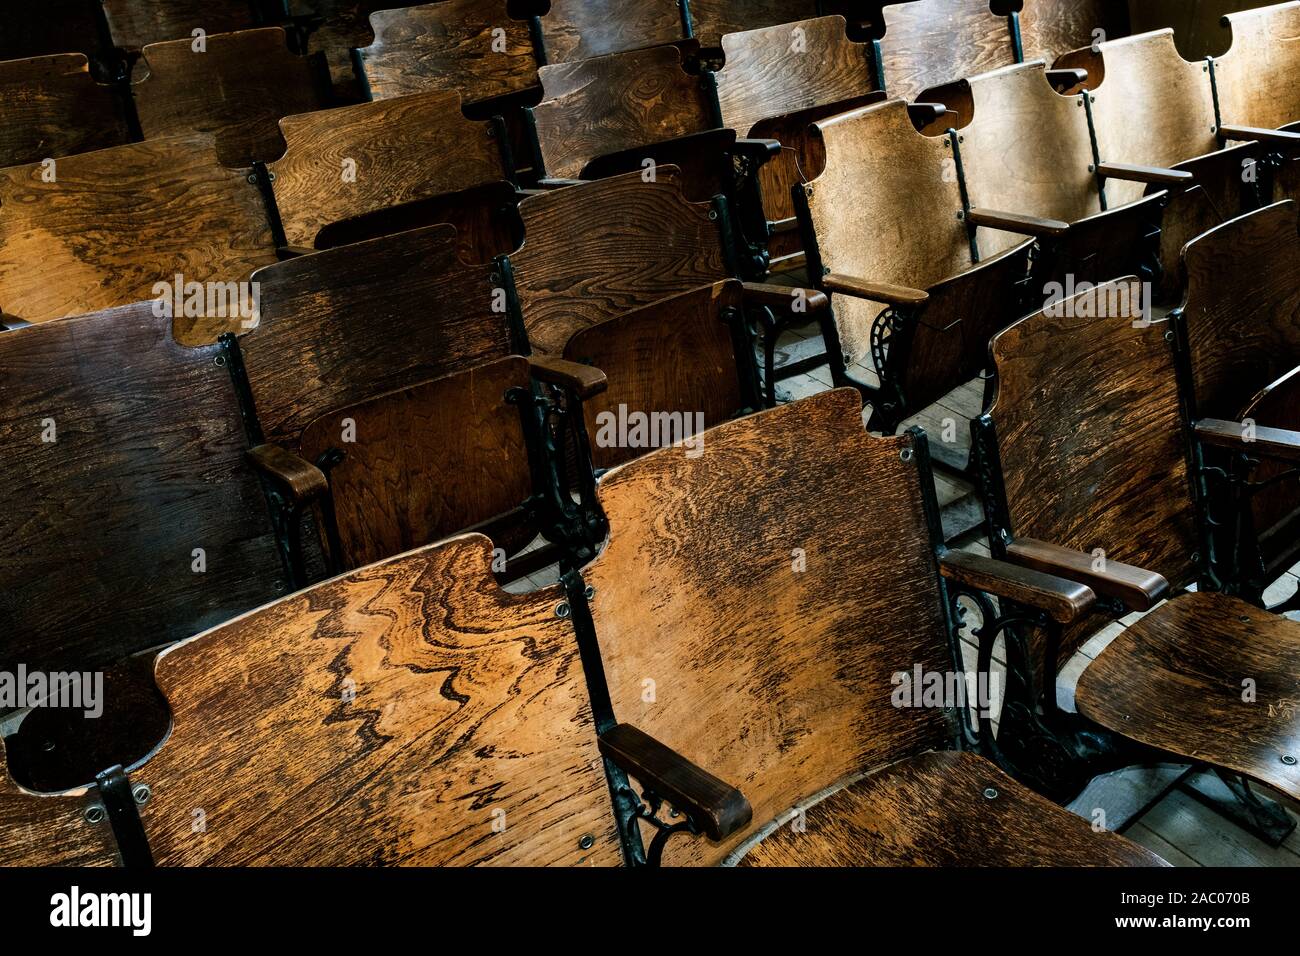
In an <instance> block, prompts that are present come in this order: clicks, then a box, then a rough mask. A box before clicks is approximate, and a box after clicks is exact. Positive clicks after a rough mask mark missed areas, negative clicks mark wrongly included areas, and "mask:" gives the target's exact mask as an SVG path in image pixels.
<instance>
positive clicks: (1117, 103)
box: [1090, 30, 1219, 206]
mask: <svg viewBox="0 0 1300 956" xmlns="http://www.w3.org/2000/svg"><path fill="white" fill-rule="evenodd" d="M1098 49H1099V54H1100V56H1101V58H1102V61H1103V64H1104V69H1105V79H1103V80H1102V82H1101V85H1100V86H1097V87H1096V88H1095V89H1090V94H1091V96H1092V97H1093V106H1092V115H1093V124H1094V126H1095V127H1096V131H1097V148H1098V150H1099V151H1100V152H1101V161H1102V162H1104V163H1110V162H1117V163H1132V164H1136V165H1139V166H1162V167H1166V168H1167V167H1171V166H1176V165H1178V164H1179V163H1181V162H1184V161H1185V160H1189V159H1195V158H1196V157H1198V156H1204V155H1205V154H1207V153H1212V152H1214V151H1215V150H1217V149H1218V148H1219V140H1218V138H1217V137H1216V135H1215V129H1216V127H1215V118H1214V93H1213V90H1212V88H1211V85H1210V74H1209V68H1208V67H1207V66H1206V64H1204V63H1189V62H1188V61H1186V60H1184V59H1183V58H1182V56H1180V55H1179V53H1178V48H1177V47H1176V46H1174V32H1173V31H1172V30H1157V31H1155V32H1154V33H1144V34H1142V35H1140V36H1135V37H1127V38H1125V39H1122V40H1111V41H1108V42H1106V43H1103V44H1101V46H1100V47H1099V48H1098ZM1146 188H1147V187H1146V186H1144V185H1143V184H1142V183H1134V182H1126V181H1124V180H1120V179H1109V180H1107V181H1106V198H1107V200H1108V202H1109V204H1110V205H1111V206H1121V205H1124V204H1125V203H1130V202H1133V201H1134V200H1136V199H1138V198H1140V197H1141V196H1142V194H1143V193H1144V192H1146Z"/></svg>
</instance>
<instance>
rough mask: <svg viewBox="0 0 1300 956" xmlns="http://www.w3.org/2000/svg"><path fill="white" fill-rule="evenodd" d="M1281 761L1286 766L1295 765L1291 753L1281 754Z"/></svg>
mask: <svg viewBox="0 0 1300 956" xmlns="http://www.w3.org/2000/svg"><path fill="white" fill-rule="evenodd" d="M1282 762H1283V763H1284V764H1286V765H1287V766H1288V767H1294V766H1295V757H1294V756H1292V755H1291V754H1283V755H1282Z"/></svg>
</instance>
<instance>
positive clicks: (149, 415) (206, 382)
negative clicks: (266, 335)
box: [0, 302, 284, 670]
mask: <svg viewBox="0 0 1300 956" xmlns="http://www.w3.org/2000/svg"><path fill="white" fill-rule="evenodd" d="M154 312H155V309H154V304H153V303H152V302H142V303H137V304H135V305H130V306H124V307H122V308H118V309H114V310H111V311H108V312H104V313H100V314H97V315H87V316H81V317H77V318H70V319H65V320H63V321H60V322H52V323H47V324H45V325H41V326H36V327H33V328H25V329H18V330H15V331H12V332H6V333H3V334H0V379H3V381H4V382H5V390H6V400H5V403H4V407H3V409H2V410H0V435H4V436H5V438H6V440H5V447H6V449H7V452H6V454H5V456H4V459H3V461H2V462H0V471H2V473H3V478H2V479H0V480H2V481H3V485H4V487H5V489H6V495H7V496H12V500H13V501H15V502H16V501H22V502H23V506H22V507H21V508H17V507H14V508H7V509H4V512H3V515H0V531H2V532H3V534H4V536H5V538H6V540H7V541H9V542H10V547H11V549H12V550H11V552H10V559H9V560H7V561H6V562H5V563H4V567H3V568H2V569H0V632H2V633H3V635H4V637H3V644H0V658H2V659H3V660H2V666H3V667H4V669H6V670H12V669H13V667H14V666H15V665H16V664H17V663H18V662H20V661H21V662H23V663H26V664H27V665H28V666H29V667H32V668H42V669H50V670H62V669H67V668H69V667H71V668H82V669H86V668H90V669H94V668H97V667H104V666H107V665H109V664H111V663H113V662H115V661H118V660H120V659H121V658H123V657H125V656H126V655H129V654H132V653H134V652H137V651H141V650H144V649H146V648H151V647H157V646H159V645H161V644H165V643H167V642H170V641H176V640H180V639H182V638H186V637H189V636H191V635H192V634H195V633H197V632H198V631H200V630H203V629H204V628H206V627H210V626H212V625H214V624H217V623H220V622H222V621H225V620H228V619H230V618H231V617H233V616H235V615H236V614H239V613H242V612H243V611H246V610H248V609H249V608H250V607H254V606H256V605H258V604H260V603H262V602H264V601H268V600H271V599H273V598H274V597H276V596H277V593H283V591H284V574H283V571H282V569H281V565H280V559H279V556H278V553H277V551H276V547H275V541H274V537H273V535H272V530H271V527H270V521H269V518H268V516H267V512H266V507H265V504H264V502H263V498H262V490H261V488H260V487H259V485H258V482H257V479H256V478H255V477H254V476H253V474H252V472H251V471H250V470H249V469H248V467H247V466H246V465H245V462H244V452H245V448H246V447H247V446H246V443H245V439H244V434H243V428H242V426H241V424H240V417H239V408H238V404H237V402H236V399H235V394H234V390H233V389H232V388H231V386H230V376H229V373H228V372H227V371H226V369H225V368H223V367H221V365H222V364H224V363H221V362H220V361H219V359H220V348H219V346H206V347H203V348H193V349H191V348H185V347H183V346H181V345H178V344H177V343H176V342H175V341H174V340H173V338H172V320H171V318H170V317H168V316H165V315H164V316H158V315H155V314H154ZM70 569H77V570H76V571H75V573H73V572H71V571H70Z"/></svg>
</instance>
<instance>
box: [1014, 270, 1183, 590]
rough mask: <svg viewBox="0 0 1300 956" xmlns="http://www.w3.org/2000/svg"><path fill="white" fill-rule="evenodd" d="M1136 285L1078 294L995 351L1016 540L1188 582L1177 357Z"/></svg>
mask: <svg viewBox="0 0 1300 956" xmlns="http://www.w3.org/2000/svg"><path fill="white" fill-rule="evenodd" d="M1140 296H1141V285H1140V284H1139V283H1138V281H1137V280H1136V279H1132V278H1129V279H1124V280H1120V281H1119V282H1118V283H1111V284H1107V285H1104V286H1100V287H1098V289H1097V290H1094V291H1083V292H1080V293H1079V294H1078V295H1077V296H1075V297H1074V298H1073V299H1066V300H1063V301H1062V302H1060V303H1057V304H1056V305H1055V306H1054V307H1052V308H1053V311H1052V313H1051V314H1049V313H1047V312H1046V311H1045V312H1039V313H1037V314H1035V315H1032V316H1030V317H1029V318H1026V319H1023V320H1021V321H1020V322H1017V323H1016V324H1015V325H1013V326H1011V327H1010V328H1009V329H1006V330H1005V331H1003V332H1001V333H999V334H998V335H996V336H995V337H994V339H993V344H992V346H991V349H992V355H993V361H994V363H995V365H996V367H997V392H996V397H995V398H994V401H993V403H992V405H991V407H990V409H989V414H990V415H991V416H992V417H993V421H994V423H995V424H996V426H997V432H998V448H999V451H1000V454H1001V458H1002V476H1003V481H1004V483H1005V486H1006V496H1007V503H1008V507H1009V512H1010V520H1011V530H1012V532H1013V534H1014V535H1015V536H1016V537H1019V538H1035V539H1038V540H1040V541H1048V542H1051V543H1053V544H1058V545H1061V546H1063V547H1067V548H1074V549H1077V550H1079V551H1083V552H1086V553H1092V552H1094V550H1095V549H1098V548H1100V549H1102V550H1104V551H1105V555H1106V558H1107V559H1108V560H1111V561H1119V562H1122V563H1124V564H1132V565H1136V566H1138V567H1142V568H1146V569H1148V570H1151V571H1155V572H1156V573H1158V574H1162V575H1164V576H1165V577H1166V578H1167V579H1168V580H1169V582H1170V584H1172V585H1173V586H1174V587H1176V588H1177V587H1183V586H1185V585H1187V584H1190V583H1192V581H1193V580H1194V579H1195V576H1196V566H1195V564H1194V563H1193V561H1192V556H1193V554H1195V553H1196V551H1197V550H1198V547H1199V546H1198V542H1197V536H1196V530H1195V526H1194V521H1195V518H1194V515H1195V508H1194V507H1193V503H1192V493H1191V484H1190V480H1189V478H1188V474H1187V459H1186V453H1187V450H1186V445H1185V443H1184V439H1183V431H1182V420H1181V413H1180V410H1179V405H1178V386H1177V381H1176V379H1175V372H1174V358H1173V350H1172V349H1171V348H1170V347H1169V345H1168V343H1166V342H1165V340H1164V334H1165V330H1166V326H1165V325H1162V324H1155V325H1150V326H1147V327H1145V328H1137V327H1134V321H1135V320H1134V317H1133V316H1134V314H1135V308H1136V307H1135V306H1134V305H1133V303H1137V302H1140Z"/></svg>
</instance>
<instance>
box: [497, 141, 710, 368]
mask: <svg viewBox="0 0 1300 956" xmlns="http://www.w3.org/2000/svg"><path fill="white" fill-rule="evenodd" d="M519 215H520V217H521V218H522V219H523V223H524V244H523V245H522V246H521V247H520V249H519V251H518V252H516V253H515V254H514V255H512V256H511V257H510V261H511V263H512V264H513V267H514V276H515V284H516V287H517V288H518V291H519V299H520V305H521V307H522V309H523V315H524V322H525V324H526V326H527V329H528V337H529V341H530V343H531V345H532V348H533V350H534V351H536V352H539V353H542V354H546V355H560V354H562V353H563V351H564V348H565V345H566V344H567V343H568V341H569V339H570V337H571V336H572V335H573V334H574V333H575V332H578V331H579V330H581V329H584V328H587V327H588V326H591V325H595V324H596V323H598V322H601V321H603V320H605V319H607V318H609V317H611V316H614V315H619V314H621V313H623V312H627V311H629V310H631V309H634V308H637V307H638V306H642V305H648V304H650V303H652V302H655V301H657V300H659V299H662V298H665V297H666V296H670V295H674V294H677V293H681V292H688V291H690V290H691V289H695V288H698V287H699V286H701V285H704V284H708V283H713V282H716V281H717V280H719V279H723V278H726V276H727V269H726V264H725V262H724V259H723V251H722V250H723V246H722V238H721V235H720V232H719V229H718V225H717V223H716V222H714V221H712V220H711V219H710V210H709V207H708V206H707V205H704V204H700V203H690V202H687V201H686V200H685V199H684V198H683V197H682V194H681V189H680V187H679V186H678V181H677V171H676V169H675V168H673V167H660V168H659V169H658V171H657V176H656V181H655V182H649V183H647V182H645V181H643V180H642V178H641V174H640V173H639V172H637V173H628V174H626V175H622V176H613V177H610V178H609V179H604V180H600V181H599V182H594V183H589V184H587V185H584V186H580V187H573V188H568V189H557V190H554V191H552V192H549V193H546V194H544V195H540V196H530V197H529V198H528V199H525V200H524V201H523V202H521V203H520V204H519Z"/></svg>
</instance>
